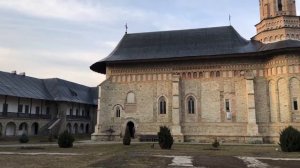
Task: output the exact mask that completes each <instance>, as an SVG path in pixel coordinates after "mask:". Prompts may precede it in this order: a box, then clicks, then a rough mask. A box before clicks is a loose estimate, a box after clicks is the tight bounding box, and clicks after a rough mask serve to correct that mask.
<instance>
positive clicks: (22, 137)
mask: <svg viewBox="0 0 300 168" xmlns="http://www.w3.org/2000/svg"><path fill="white" fill-rule="evenodd" d="M19 142H20V143H27V142H29V138H28V135H27V134H25V133H23V134H22V135H21V136H20V138H19Z"/></svg>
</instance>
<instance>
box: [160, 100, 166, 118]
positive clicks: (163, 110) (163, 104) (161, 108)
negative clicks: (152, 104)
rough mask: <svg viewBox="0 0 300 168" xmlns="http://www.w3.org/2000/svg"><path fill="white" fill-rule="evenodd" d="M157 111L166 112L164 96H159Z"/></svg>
mask: <svg viewBox="0 0 300 168" xmlns="http://www.w3.org/2000/svg"><path fill="white" fill-rule="evenodd" d="M159 113H160V114H167V104H166V99H165V98H164V97H161V98H160V99H159Z"/></svg>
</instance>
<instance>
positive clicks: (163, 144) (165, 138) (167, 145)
mask: <svg viewBox="0 0 300 168" xmlns="http://www.w3.org/2000/svg"><path fill="white" fill-rule="evenodd" d="M157 135H158V142H159V146H160V148H161V149H171V148H172V145H173V142H174V140H173V137H172V135H171V131H170V129H169V128H168V127H166V126H161V127H160V129H159V132H158V133H157Z"/></svg>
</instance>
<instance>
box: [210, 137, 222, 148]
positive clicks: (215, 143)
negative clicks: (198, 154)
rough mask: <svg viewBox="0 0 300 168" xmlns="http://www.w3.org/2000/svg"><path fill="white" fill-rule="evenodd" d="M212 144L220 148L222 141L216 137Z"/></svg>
mask: <svg viewBox="0 0 300 168" xmlns="http://www.w3.org/2000/svg"><path fill="white" fill-rule="evenodd" d="M211 146H212V147H214V148H219V146H220V142H219V141H218V140H217V139H215V141H214V142H213V143H212V144H211Z"/></svg>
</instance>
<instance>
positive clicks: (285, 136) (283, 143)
mask: <svg viewBox="0 0 300 168" xmlns="http://www.w3.org/2000/svg"><path fill="white" fill-rule="evenodd" d="M279 145H280V147H281V150H282V151H283V152H297V151H300V132H299V131H298V130H297V129H295V128H293V127H292V126H289V127H287V128H285V129H284V130H283V131H281V133H280V138H279Z"/></svg>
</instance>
